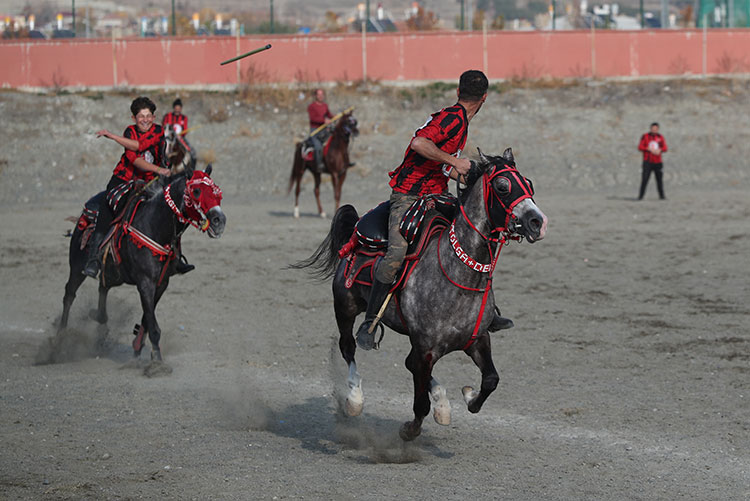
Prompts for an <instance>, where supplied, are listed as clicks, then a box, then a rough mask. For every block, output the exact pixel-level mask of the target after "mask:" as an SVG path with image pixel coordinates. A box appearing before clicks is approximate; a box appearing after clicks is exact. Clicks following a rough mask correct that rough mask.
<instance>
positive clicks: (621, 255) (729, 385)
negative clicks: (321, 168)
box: [0, 81, 750, 500]
mask: <svg viewBox="0 0 750 501" xmlns="http://www.w3.org/2000/svg"><path fill="white" fill-rule="evenodd" d="M748 93H749V92H748V84H747V82H744V81H732V82H708V83H690V82H684V83H682V82H654V83H640V84H616V83H606V82H594V83H592V84H590V85H585V84H581V85H577V86H572V87H559V88H534V89H523V88H513V89H509V90H506V91H504V92H503V93H500V94H498V93H495V94H492V95H491V96H490V99H488V102H487V105H486V107H485V108H484V109H483V110H482V111H481V113H480V114H479V115H478V116H477V118H476V120H475V121H473V122H472V126H471V133H470V141H471V143H472V144H473V145H479V146H481V147H482V148H483V150H486V151H487V152H489V153H496V152H500V151H501V150H502V149H503V148H504V147H506V146H512V147H513V148H514V152H515V153H516V157H517V160H518V164H519V168H520V169H521V171H522V172H523V173H524V174H525V175H526V176H528V177H530V178H532V179H533V180H534V184H535V188H536V191H537V195H536V197H535V198H536V201H537V203H538V205H539V207H540V208H541V209H542V210H543V211H544V212H545V213H546V214H547V215H548V216H549V218H550V224H549V232H548V236H547V238H546V239H545V240H544V241H542V242H540V243H538V244H535V245H528V244H522V245H512V246H510V247H508V249H507V250H505V251H504V252H503V255H502V257H501V259H500V261H499V264H498V269H497V271H496V274H497V275H496V276H498V277H501V279H499V280H496V283H495V294H496V297H498V301H499V303H500V306H501V307H502V309H503V313H505V314H507V315H508V316H510V317H511V318H513V319H514V321H515V323H516V327H515V328H514V329H512V330H510V331H505V332H504V333H503V334H502V335H493V353H494V360H495V364H496V365H497V367H498V370H499V372H500V377H501V380H500V385H499V387H498V389H497V391H496V392H495V393H494V394H493V395H492V396H491V397H490V398H489V400H488V401H487V403H486V404H485V406H484V408H483V409H482V411H481V412H480V413H479V414H476V415H474V414H470V413H469V412H468V411H467V409H466V406H465V405H464V404H463V400H462V398H461V394H460V389H461V387H462V386H464V385H467V384H471V385H474V386H477V385H478V383H479V372H478V370H477V369H476V367H475V366H474V364H473V363H472V362H471V360H470V359H469V358H468V357H466V356H465V355H463V354H460V353H454V354H451V355H449V356H447V357H446V358H445V359H443V360H441V361H440V362H439V363H438V364H437V366H436V369H435V375H436V377H437V378H438V379H439V380H440V381H441V383H442V384H443V385H444V386H445V387H446V389H447V391H448V397H449V398H450V399H451V402H452V404H453V422H452V424H451V425H450V426H447V427H442V426H439V425H437V424H435V423H434V422H433V421H432V420H431V419H429V418H428V420H426V421H425V426H424V430H423V433H422V435H421V436H420V437H419V438H418V439H417V440H416V441H414V442H413V443H408V444H404V443H403V442H401V441H400V439H399V438H398V428H399V426H400V424H401V423H402V422H403V421H406V420H407V419H411V395H412V389H411V376H410V374H409V373H408V371H407V370H406V369H405V368H404V366H403V360H404V358H405V356H406V354H407V352H408V340H407V339H406V338H404V337H403V336H399V335H397V334H395V333H394V332H392V331H387V333H386V338H385V341H384V343H383V348H382V349H381V350H380V351H379V352H367V353H358V364H359V370H360V373H361V374H362V376H363V379H364V381H363V389H364V392H365V411H364V414H363V415H362V416H360V417H358V418H345V417H343V416H342V414H341V412H340V411H339V403H338V402H339V395H340V394H341V392H342V391H343V390H344V386H345V364H344V362H343V360H342V359H341V357H340V355H339V354H338V348H337V333H336V329H335V322H334V319H333V308H332V302H331V296H330V286H329V284H321V283H317V282H314V281H311V280H310V279H309V278H308V277H307V276H306V275H305V274H304V273H301V272H298V271H289V270H283V269H282V268H283V267H284V266H285V265H286V264H288V263H291V262H295V261H297V260H299V259H302V258H304V257H306V256H308V255H309V254H310V253H311V252H312V250H313V249H314V248H315V247H316V246H317V245H318V243H319V242H320V241H321V240H322V238H323V237H324V235H325V234H326V232H327V231H328V227H329V224H330V220H325V219H321V218H319V217H317V216H316V215H315V214H314V201H313V199H312V195H311V189H310V188H311V183H310V181H309V179H310V178H309V177H308V178H307V179H308V182H307V183H306V185H305V191H304V192H303V199H302V207H301V209H302V218H301V219H299V220H295V219H293V218H292V217H291V209H292V199H291V197H287V196H286V184H287V179H288V174H289V170H290V167H291V158H292V146H293V142H294V138H295V135H296V134H298V133H299V132H301V131H304V129H305V120H304V115H303V112H302V110H303V107H304V101H297V99H296V96H292V99H291V100H290V99H289V97H288V96H286V97H284V96H276V97H273V96H267V97H268V99H269V104H268V105H267V106H266V105H263V106H260V105H256V104H254V102H253V100H252V99H250V98H248V97H247V96H242V95H239V94H238V95H235V94H232V95H228V94H209V93H207V94H198V93H190V94H182V97H183V100H184V101H185V103H186V106H185V108H186V112H187V113H189V115H190V118H191V124H192V125H201V126H202V127H201V128H199V129H196V130H195V131H194V132H192V133H191V134H190V135H189V138H190V139H191V141H192V143H193V145H194V146H195V147H196V149H197V150H198V151H199V152H200V154H201V156H202V158H204V159H209V160H212V161H213V162H214V166H215V170H214V172H215V174H214V178H215V179H216V181H217V183H218V184H219V185H220V186H221V187H222V189H223V190H224V193H225V198H224V204H223V206H224V208H225V211H226V214H227V217H228V223H227V230H226V232H225V234H224V236H223V237H222V238H221V239H220V240H218V241H215V240H209V239H208V238H206V237H205V236H203V235H199V234H197V233H196V232H190V233H188V234H187V235H186V237H185V239H184V248H185V253H186V254H187V255H188V257H189V258H190V259H191V261H192V262H193V263H195V264H196V265H197V269H196V270H195V271H194V272H192V273H191V274H189V275H186V276H183V277H176V278H174V279H173V280H172V282H171V283H170V287H169V290H168V291H167V293H166V294H165V296H164V298H163V300H162V302H161V303H160V305H159V309H158V311H157V314H158V317H159V322H160V325H161V327H162V331H163V335H162V352H163V354H164V357H165V362H164V363H163V364H153V363H150V362H149V361H148V358H149V357H148V353H147V352H148V347H147V348H146V349H145V350H144V354H143V356H142V358H141V359H140V360H134V359H133V358H132V351H131V348H130V342H131V340H132V335H131V334H130V331H131V329H132V325H133V324H134V323H135V322H136V321H137V320H138V319H139V317H140V306H139V301H138V296H137V293H136V291H135V289H133V288H130V287H121V288H118V289H115V290H113V291H112V292H111V293H110V302H109V304H110V321H109V325H108V329H102V328H101V327H99V326H97V325H96V324H95V323H94V322H93V321H91V320H89V319H88V312H89V310H90V309H91V308H92V307H94V306H95V303H96V286H95V285H94V283H93V281H87V282H85V283H84V285H83V286H82V287H81V290H80V291H79V295H78V298H77V299H76V303H75V304H74V305H73V310H72V315H71V328H70V329H69V330H67V331H66V332H65V333H64V335H63V336H54V333H55V329H54V323H55V322H56V321H57V319H58V318H59V314H60V311H61V307H62V294H63V286H64V284H65V281H66V279H67V273H68V270H67V254H66V252H67V245H68V240H67V239H66V238H64V237H63V235H64V233H65V232H66V231H67V230H68V229H70V228H71V227H72V224H71V223H69V222H66V221H65V217H66V216H73V215H76V214H77V213H78V212H79V211H80V207H81V204H82V202H83V200H84V199H85V198H87V196H89V195H90V194H92V193H94V192H95V191H96V190H98V189H101V187H103V186H104V184H105V183H106V181H107V180H108V178H109V175H110V173H111V168H112V167H113V166H114V163H115V162H116V159H117V157H118V155H119V150H118V148H116V147H115V145H114V144H113V143H112V142H110V141H106V140H104V139H98V140H97V139H94V138H93V136H91V133H92V132H94V131H96V130H97V129H98V128H100V127H107V128H111V129H113V130H120V129H124V127H125V125H126V124H127V122H128V118H129V117H128V116H127V107H128V103H129V101H130V99H131V98H132V96H131V95H104V96H100V95H91V96H83V95H65V96H38V95H29V94H17V93H7V92H6V93H0V111H1V112H2V115H3V117H4V118H3V121H2V122H1V123H0V137H2V138H3V143H2V147H1V148H0V181H1V182H0V210H1V211H2V215H3V217H2V218H0V221H2V223H0V232H1V233H2V235H3V239H2V242H0V246H1V251H0V284H2V285H0V336H2V340H3V346H4V349H3V350H2V351H0V409H1V410H0V437H2V438H1V443H0V498H4V499H38V498H45V499H102V498H106V499H110V498H126V499H134V498H141V497H142V498H151V499H153V498H166V499H302V498H305V499H404V498H408V499H425V500H427V499H435V498H438V499H440V498H442V499H467V498H478V499H512V500H523V499H528V500H537V499H575V500H580V499H587V500H589V499H590V500H621V499H643V500H653V499H669V500H671V499H716V500H726V499H747V498H749V497H750V455H749V454H748V450H750V421H748V415H749V413H748V411H749V410H750V409H749V406H748V398H750V384H749V383H748V374H749V373H750V366H749V365H748V364H749V363H750V333H748V314H750V310H749V309H748V297H750V294H749V292H750V291H748V271H747V270H748V267H747V264H748V248H750V236H749V235H750V199H749V198H748V197H747V188H748V172H747V168H746V165H745V158H747V156H748V151H747V149H748V148H749V147H750V146H748V145H749V144H750V142H748V141H747V140H746V139H747V138H746V136H747V134H748V132H747V131H748V130H750V129H748V127H747V126H746V123H745V122H746V121H747V120H749V119H748V118H747V115H746V114H745V113H744V112H741V111H740V110H741V108H740V106H741V104H744V102H746V98H747V94H748ZM427 94H430V93H427ZM436 94H437V95H431V94H430V95H427V96H426V97H420V92H419V91H418V90H413V89H412V90H406V91H401V90H392V89H377V90H374V91H371V92H369V93H361V94H358V93H357V92H356V90H355V89H346V88H338V89H332V90H331V91H330V92H329V95H330V99H329V102H330V104H331V105H332V108H333V109H339V108H344V107H345V106H347V105H350V104H355V105H356V106H357V111H356V116H357V117H358V119H359V120H360V124H361V129H362V134H361V136H360V137H359V138H358V139H357V140H356V141H355V143H354V146H353V152H354V155H353V157H354V160H356V161H357V163H358V165H357V167H355V168H354V169H353V170H352V172H351V175H350V176H349V177H348V178H347V181H346V184H345V185H344V197H343V200H342V201H343V203H354V205H355V206H356V207H357V209H358V210H359V211H360V213H362V212H364V211H365V210H367V209H368V208H370V207H372V206H373V205H375V204H376V203H377V202H378V201H380V200H382V199H384V198H386V197H387V195H388V191H387V189H386V186H385V182H386V179H387V178H386V175H385V173H386V172H387V171H388V170H390V169H392V168H393V167H395V166H396V165H397V164H398V162H399V160H400V157H401V156H402V154H403V149H404V148H405V146H406V143H407V141H408V138H409V137H410V135H411V134H412V132H413V130H414V129H415V128H416V127H417V126H419V125H421V124H422V123H423V122H424V120H425V119H426V117H427V115H428V114H429V112H431V111H433V108H435V107H437V106H439V105H440V104H452V100H451V99H450V95H451V94H450V91H447V92H446V93H440V92H438V93H436ZM157 97H158V100H159V104H160V110H159V111H164V107H165V105H166V104H167V103H169V102H171V100H172V99H173V98H174V95H173V94H170V95H166V94H164V95H159V96H157ZM272 97H273V100H272V99H271V98H272ZM284 99H286V105H284ZM290 103H291V104H290ZM274 108H277V109H278V111H275V110H274ZM122 110H125V111H124V112H123V111H122ZM230 112H231V115H230ZM224 115H226V120H224V121H221V120H222V119H223V117H224ZM653 120H658V121H660V122H661V123H662V131H663V132H664V134H665V136H666V139H667V142H668V144H669V147H670V152H669V153H668V154H667V155H666V156H665V162H666V167H665V168H666V175H665V182H666V190H667V196H668V200H667V201H665V202H661V201H658V200H656V198H657V197H656V193H655V187H654V186H653V184H652V185H651V186H650V187H649V191H648V192H647V196H646V198H647V200H645V201H643V202H635V201H633V199H634V196H635V194H636V191H637V184H638V181H639V176H640V160H639V156H638V153H637V152H636V151H635V145H636V143H637V141H638V138H639V136H640V134H641V133H642V132H644V131H645V130H646V129H647V127H648V124H649V123H650V122H651V121H653ZM70 176H72V179H70ZM652 182H653V181H652ZM323 198H324V203H325V204H326V208H327V210H328V212H329V214H330V213H331V212H332V207H331V205H332V195H331V190H330V185H327V186H325V187H324V189H323ZM50 362H52V363H50Z"/></svg>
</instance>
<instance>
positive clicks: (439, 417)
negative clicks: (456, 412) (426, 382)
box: [430, 378, 451, 426]
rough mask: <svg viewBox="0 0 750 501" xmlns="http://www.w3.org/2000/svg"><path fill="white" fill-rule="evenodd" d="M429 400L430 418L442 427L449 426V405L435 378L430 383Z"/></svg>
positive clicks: (442, 389)
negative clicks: (430, 400)
mask: <svg viewBox="0 0 750 501" xmlns="http://www.w3.org/2000/svg"><path fill="white" fill-rule="evenodd" d="M430 398H431V399H432V409H433V411H432V417H434V418H435V422H436V423H437V424H441V425H443V426H447V425H449V424H451V403H450V402H449V401H448V396H447V395H446V393H445V388H443V387H442V386H440V383H438V380H437V379H435V378H432V381H430Z"/></svg>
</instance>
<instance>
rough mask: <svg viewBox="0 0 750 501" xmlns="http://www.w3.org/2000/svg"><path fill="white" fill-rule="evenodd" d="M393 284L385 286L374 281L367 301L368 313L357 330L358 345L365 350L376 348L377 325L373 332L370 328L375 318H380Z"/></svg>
mask: <svg viewBox="0 0 750 501" xmlns="http://www.w3.org/2000/svg"><path fill="white" fill-rule="evenodd" d="M390 288H391V284H384V283H382V282H380V281H378V280H377V279H373V281H372V288H371V289H370V299H369V300H368V301H367V312H366V313H365V321H364V322H362V325H360V326H359V330H357V345H359V347H360V348H362V349H363V350H371V349H373V348H375V332H376V330H377V324H376V325H375V326H373V328H372V332H368V331H369V330H370V326H371V325H372V323H373V322H374V321H375V317H377V316H378V312H379V311H380V307H381V306H383V302H384V301H385V297H386V296H387V295H388V290H390Z"/></svg>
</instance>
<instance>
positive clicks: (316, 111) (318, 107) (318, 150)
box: [307, 89, 333, 172]
mask: <svg viewBox="0 0 750 501" xmlns="http://www.w3.org/2000/svg"><path fill="white" fill-rule="evenodd" d="M307 116H308V118H309V119H310V132H314V131H315V130H316V129H317V128H318V127H320V126H321V125H325V124H329V123H331V118H333V115H331V111H330V110H329V109H328V104H326V93H325V91H324V90H323V89H315V100H314V101H313V102H312V103H310V105H309V106H308V107H307ZM325 135H326V132H325V131H320V132H318V133H317V134H315V135H314V136H310V142H311V143H312V146H313V148H314V150H315V165H316V166H317V168H318V172H323V171H324V170H325V164H324V163H323V141H324V140H325V137H324V136H325Z"/></svg>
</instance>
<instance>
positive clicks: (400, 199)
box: [357, 70, 513, 350]
mask: <svg viewBox="0 0 750 501" xmlns="http://www.w3.org/2000/svg"><path fill="white" fill-rule="evenodd" d="M488 86H489V82H488V81H487V77H486V76H485V75H484V73H482V72H481V71H478V70H469V71H466V72H464V73H463V74H462V75H461V78H460V80H459V84H458V91H457V93H458V102H457V103H456V104H454V105H453V106H449V107H447V108H443V109H442V110H440V111H438V112H436V113H433V114H432V116H431V117H430V118H429V119H428V120H427V122H425V124H424V125H422V127H420V128H419V129H417V131H416V132H415V133H414V136H413V137H412V140H411V142H410V143H409V146H408V147H407V148H406V153H405V154H404V160H403V162H401V165H400V166H399V167H398V168H397V169H396V170H394V171H392V172H390V173H389V175H390V176H391V181H390V183H389V184H390V186H391V188H393V191H392V193H391V197H390V206H391V209H390V216H389V219H388V250H387V252H386V255H385V257H384V258H383V260H382V261H381V262H380V264H379V265H378V266H377V268H376V270H375V276H374V279H373V283H372V289H371V291H370V300H369V301H367V312H366V313H365V320H364V322H363V323H362V325H360V327H359V329H358V330H357V344H358V345H359V347H360V348H362V349H364V350H370V349H372V348H373V347H374V345H375V329H374V325H373V323H377V320H376V317H377V313H378V311H379V310H380V308H381V306H382V305H383V303H384V301H385V298H386V295H387V294H388V291H389V289H390V288H391V284H392V282H393V280H394V278H395V277H396V273H397V272H398V270H399V268H400V267H401V265H402V263H403V262H404V258H405V256H406V251H407V247H408V246H407V242H406V239H405V238H404V237H403V236H402V235H401V231H400V229H399V225H400V223H401V220H402V218H403V216H404V214H405V213H406V211H407V210H408V209H409V207H411V205H412V204H413V203H414V202H416V201H417V200H419V198H421V197H422V196H424V195H429V194H439V193H443V192H445V191H447V189H448V179H449V178H451V179H456V178H457V177H458V176H459V175H461V176H466V175H467V174H468V173H469V169H470V168H471V162H470V161H469V160H468V159H466V158H459V156H460V154H461V150H462V149H463V147H464V146H465V144H466V138H467V135H468V132H469V121H470V120H471V119H472V118H473V117H474V115H476V114H477V113H478V112H479V109H480V108H481V107H482V104H484V101H485V99H487V88H488ZM446 306H447V305H446ZM511 327H513V322H512V321H511V320H510V319H507V318H503V317H501V316H499V315H498V314H496V315H495V319H494V320H493V322H492V325H491V326H490V328H489V330H490V331H496V330H499V329H509V328H511Z"/></svg>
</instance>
